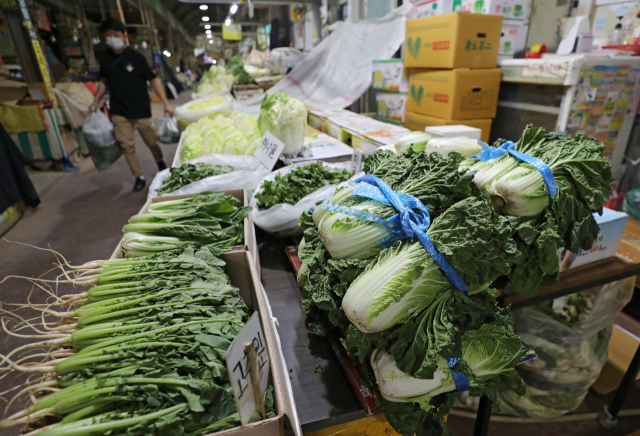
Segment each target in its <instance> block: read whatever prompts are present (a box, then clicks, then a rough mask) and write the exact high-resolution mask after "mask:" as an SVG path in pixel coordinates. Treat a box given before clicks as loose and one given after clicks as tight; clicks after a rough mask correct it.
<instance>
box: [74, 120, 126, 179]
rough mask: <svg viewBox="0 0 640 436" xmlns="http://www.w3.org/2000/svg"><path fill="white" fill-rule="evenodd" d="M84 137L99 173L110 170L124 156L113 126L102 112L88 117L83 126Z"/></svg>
mask: <svg viewBox="0 0 640 436" xmlns="http://www.w3.org/2000/svg"><path fill="white" fill-rule="evenodd" d="M82 135H83V136H84V141H85V143H86V144H87V148H88V149H89V154H90V155H91V160H92V161H93V164H94V165H95V166H96V168H97V169H98V171H102V170H104V169H106V168H108V167H109V166H110V165H111V164H112V163H114V162H115V161H116V160H118V158H119V157H120V156H122V148H121V147H120V145H119V144H118V142H117V141H116V135H115V132H114V130H113V124H111V121H109V118H107V116H106V115H105V114H103V113H102V112H94V113H92V114H91V115H89V116H88V117H87V119H86V120H85V121H84V124H83V125H82Z"/></svg>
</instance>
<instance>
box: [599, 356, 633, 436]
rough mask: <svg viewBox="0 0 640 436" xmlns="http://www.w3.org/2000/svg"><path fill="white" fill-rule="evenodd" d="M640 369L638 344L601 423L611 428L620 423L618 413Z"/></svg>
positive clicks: (601, 418)
mask: <svg viewBox="0 0 640 436" xmlns="http://www.w3.org/2000/svg"><path fill="white" fill-rule="evenodd" d="M639 369H640V346H638V349H637V350H636V354H635V355H634V356H633V359H631V364H629V368H627V372H626V373H625V374H624V377H623V378H622V382H621V383H620V387H618V390H617V391H616V395H615V396H614V397H613V400H612V401H611V404H609V406H604V414H603V415H602V416H601V417H600V424H602V426H603V427H605V428H609V429H610V428H613V427H615V425H616V424H617V423H618V419H617V417H618V413H619V412H620V409H621V408H622V403H624V400H625V397H626V396H627V390H629V386H631V383H633V382H634V381H635V379H636V377H637V375H638V370H639Z"/></svg>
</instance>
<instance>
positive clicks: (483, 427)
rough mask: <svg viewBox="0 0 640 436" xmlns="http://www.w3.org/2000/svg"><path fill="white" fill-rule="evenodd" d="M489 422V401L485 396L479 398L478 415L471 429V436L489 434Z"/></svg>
mask: <svg viewBox="0 0 640 436" xmlns="http://www.w3.org/2000/svg"><path fill="white" fill-rule="evenodd" d="M490 421H491V400H490V399H489V398H487V397H486V396H484V395H483V396H482V397H480V404H479V405H478V415H477V416H476V425H475V428H474V429H473V436H486V435H487V433H488V432H489V422H490Z"/></svg>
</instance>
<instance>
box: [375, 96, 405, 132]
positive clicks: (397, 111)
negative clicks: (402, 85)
mask: <svg viewBox="0 0 640 436" xmlns="http://www.w3.org/2000/svg"><path fill="white" fill-rule="evenodd" d="M408 98H409V95H408V94H407V93H406V92H404V93H402V92H396V93H391V92H378V93H376V101H377V102H378V112H377V116H376V119H379V120H381V121H386V122H391V123H394V124H398V123H399V124H400V125H402V123H404V113H405V106H406V104H407V99H408Z"/></svg>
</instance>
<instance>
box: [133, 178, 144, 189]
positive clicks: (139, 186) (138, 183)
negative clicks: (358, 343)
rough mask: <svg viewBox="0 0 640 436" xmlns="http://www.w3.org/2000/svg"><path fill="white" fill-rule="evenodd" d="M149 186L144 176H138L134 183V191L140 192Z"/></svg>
mask: <svg viewBox="0 0 640 436" xmlns="http://www.w3.org/2000/svg"><path fill="white" fill-rule="evenodd" d="M145 186H147V181H146V180H145V179H143V178H142V177H136V182H135V183H134V184H133V192H140V191H142V190H143V189H144V187H145Z"/></svg>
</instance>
